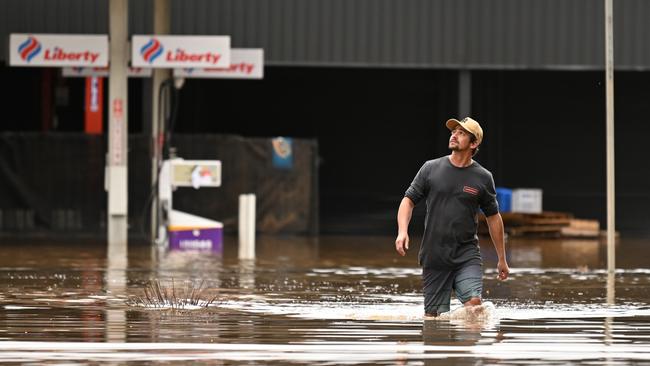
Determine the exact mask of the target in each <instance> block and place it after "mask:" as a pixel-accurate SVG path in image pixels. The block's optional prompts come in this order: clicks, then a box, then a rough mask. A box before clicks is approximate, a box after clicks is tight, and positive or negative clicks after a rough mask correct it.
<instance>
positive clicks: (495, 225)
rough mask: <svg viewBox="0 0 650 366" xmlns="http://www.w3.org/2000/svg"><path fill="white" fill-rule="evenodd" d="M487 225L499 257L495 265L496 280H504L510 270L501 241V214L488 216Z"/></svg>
mask: <svg viewBox="0 0 650 366" xmlns="http://www.w3.org/2000/svg"><path fill="white" fill-rule="evenodd" d="M487 224H488V229H489V230H490V237H491V238H492V243H493V244H494V248H495V249H496V251H497V256H498V257H499V262H498V263H497V271H498V272H499V275H498V278H499V279H500V280H505V279H506V278H508V275H509V274H510V268H508V261H507V260H506V245H505V243H504V240H503V236H504V235H503V219H502V218H501V214H500V213H497V214H495V215H492V216H488V217H487Z"/></svg>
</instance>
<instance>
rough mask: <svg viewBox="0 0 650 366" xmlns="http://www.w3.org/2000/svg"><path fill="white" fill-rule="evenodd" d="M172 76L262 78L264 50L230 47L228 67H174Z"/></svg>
mask: <svg viewBox="0 0 650 366" xmlns="http://www.w3.org/2000/svg"><path fill="white" fill-rule="evenodd" d="M174 77H183V78H219V79H263V78H264V50H263V49H261V48H248V49H247V48H232V49H231V50H230V67H228V68H225V69H222V68H213V67H210V68H202V69H197V68H182V69H174Z"/></svg>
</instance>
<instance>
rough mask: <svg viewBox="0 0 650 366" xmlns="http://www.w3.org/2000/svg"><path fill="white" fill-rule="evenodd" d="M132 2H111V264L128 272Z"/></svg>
mask: <svg viewBox="0 0 650 366" xmlns="http://www.w3.org/2000/svg"><path fill="white" fill-rule="evenodd" d="M128 10H129V7H128V0H110V1H109V31H110V46H109V47H110V69H109V70H110V74H109V77H108V100H109V111H108V157H107V162H106V164H107V169H106V174H107V176H106V183H107V184H106V187H107V190H108V215H107V216H108V260H109V265H110V266H113V267H116V268H120V267H121V268H124V267H125V266H126V258H127V240H128V238H127V237H128V222H127V221H128V220H127V219H128V175H127V171H128V170H127V169H128V156H127V142H128V131H129V129H128V123H127V116H128V109H127V63H128V56H129V52H128V19H129V17H128Z"/></svg>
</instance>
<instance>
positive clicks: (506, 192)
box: [496, 187, 512, 212]
mask: <svg viewBox="0 0 650 366" xmlns="http://www.w3.org/2000/svg"><path fill="white" fill-rule="evenodd" d="M496 190H497V202H499V211H501V212H510V211H512V189H509V188H503V187H497V189H496Z"/></svg>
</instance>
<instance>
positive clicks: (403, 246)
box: [395, 233, 409, 257]
mask: <svg viewBox="0 0 650 366" xmlns="http://www.w3.org/2000/svg"><path fill="white" fill-rule="evenodd" d="M395 249H396V250H397V253H399V255H401V256H402V257H403V256H405V255H406V251H407V250H408V249H409V234H407V233H400V234H399V235H397V239H395Z"/></svg>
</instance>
